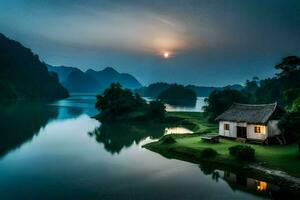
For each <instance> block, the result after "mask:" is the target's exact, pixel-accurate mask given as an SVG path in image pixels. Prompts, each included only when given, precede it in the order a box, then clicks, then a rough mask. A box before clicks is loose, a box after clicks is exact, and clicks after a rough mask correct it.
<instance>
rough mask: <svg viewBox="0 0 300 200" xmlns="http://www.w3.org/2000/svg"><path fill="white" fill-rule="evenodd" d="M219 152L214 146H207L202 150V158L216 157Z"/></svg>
mask: <svg viewBox="0 0 300 200" xmlns="http://www.w3.org/2000/svg"><path fill="white" fill-rule="evenodd" d="M217 154H218V153H217V152H216V150H214V149H212V148H205V149H204V150H203V151H202V152H201V158H212V157H215V156H216V155H217Z"/></svg>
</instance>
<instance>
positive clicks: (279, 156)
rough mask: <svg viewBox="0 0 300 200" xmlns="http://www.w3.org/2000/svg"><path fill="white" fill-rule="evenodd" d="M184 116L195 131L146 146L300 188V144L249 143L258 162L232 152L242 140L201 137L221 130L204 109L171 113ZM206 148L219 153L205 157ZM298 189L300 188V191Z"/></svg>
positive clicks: (191, 160) (215, 166) (184, 119)
mask: <svg viewBox="0 0 300 200" xmlns="http://www.w3.org/2000/svg"><path fill="white" fill-rule="evenodd" d="M168 115H170V116H173V117H177V118H181V120H182V122H185V123H182V124H181V125H183V126H186V127H188V126H190V127H188V128H191V129H192V130H193V131H194V132H195V133H197V134H192V135H172V136H165V137H172V138H173V139H174V140H175V142H174V143H172V142H171V143H165V142H163V139H161V140H159V141H156V142H152V143H149V144H146V145H144V146H143V147H144V148H146V149H149V150H151V151H154V152H157V153H159V154H161V155H163V156H165V157H167V158H174V159H179V160H184V161H188V162H193V163H197V164H201V163H202V164H203V163H205V164H206V165H207V164H209V165H210V166H213V168H215V169H222V170H229V171H235V172H239V173H246V174H247V175H250V176H253V177H255V178H258V179H260V180H264V181H267V182H273V183H274V182H275V183H276V184H279V185H280V186H281V187H286V188H287V189H288V190H292V191H300V171H299V169H300V159H299V157H298V147H297V145H296V144H295V145H294V144H293V145H284V146H279V145H273V146H266V145H257V144H247V145H249V146H251V147H253V148H254V149H255V157H256V159H255V162H243V161H238V160H236V159H235V158H234V157H233V156H231V155H230V154H229V151H228V148H229V147H231V146H234V145H237V144H240V143H239V142H236V141H232V140H228V139H221V140H220V143H207V142H204V141H201V139H200V137H199V135H200V134H201V133H215V132H217V125H216V124H211V123H208V122H207V121H206V120H205V118H204V116H203V114H202V113H168ZM206 148H212V149H214V150H215V151H216V152H217V153H218V154H217V156H215V157H213V158H202V157H201V153H202V151H203V150H204V149H206ZM297 193H298V192H297Z"/></svg>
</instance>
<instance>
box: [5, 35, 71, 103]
mask: <svg viewBox="0 0 300 200" xmlns="http://www.w3.org/2000/svg"><path fill="white" fill-rule="evenodd" d="M0 91H1V92H0V101H14V100H45V101H49V100H57V99H62V98H65V97H67V96H68V92H67V90H66V89H65V88H64V87H63V86H62V85H61V84H60V83H59V80H58V77H57V74H56V73H53V72H51V73H50V72H48V70H47V66H46V64H45V63H43V62H41V61H40V60H39V57H38V55H35V54H33V53H32V51H31V50H30V49H29V48H26V47H24V46H23V45H22V44H20V43H19V42H17V41H14V40H11V39H9V38H7V37H6V36H5V35H3V34H1V33H0Z"/></svg>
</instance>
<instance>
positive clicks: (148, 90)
mask: <svg viewBox="0 0 300 200" xmlns="http://www.w3.org/2000/svg"><path fill="white" fill-rule="evenodd" d="M174 85H176V84H169V83H163V82H159V83H153V84H150V85H148V86H145V87H142V88H139V89H137V90H136V92H137V93H139V94H140V95H141V96H144V97H154V98H156V97H158V95H159V94H161V93H162V92H163V91H165V90H166V89H168V88H170V87H171V86H174ZM185 88H187V89H191V90H193V91H194V92H195V93H196V94H197V96H199V97H207V96H209V94H210V93H211V92H212V91H214V90H224V89H234V90H242V89H243V86H241V85H238V84H236V85H228V86H225V87H208V86H196V85H187V86H185Z"/></svg>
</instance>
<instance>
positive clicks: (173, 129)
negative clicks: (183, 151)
mask: <svg viewBox="0 0 300 200" xmlns="http://www.w3.org/2000/svg"><path fill="white" fill-rule="evenodd" d="M192 133H193V131H191V130H189V129H187V128H184V127H171V128H166V129H165V135H169V134H192Z"/></svg>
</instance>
